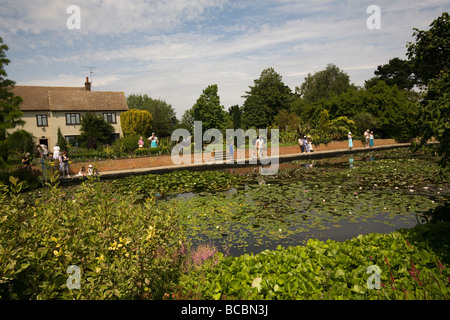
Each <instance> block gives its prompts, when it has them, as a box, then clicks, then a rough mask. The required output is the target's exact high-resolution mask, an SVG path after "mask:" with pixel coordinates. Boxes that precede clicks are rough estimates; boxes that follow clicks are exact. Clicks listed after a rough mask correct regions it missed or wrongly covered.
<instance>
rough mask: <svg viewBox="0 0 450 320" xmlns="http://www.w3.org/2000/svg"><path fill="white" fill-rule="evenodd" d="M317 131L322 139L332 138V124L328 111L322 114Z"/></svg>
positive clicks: (325, 110) (323, 111)
mask: <svg viewBox="0 0 450 320" xmlns="http://www.w3.org/2000/svg"><path fill="white" fill-rule="evenodd" d="M316 129H317V132H318V133H319V138H320V139H329V138H330V129H331V123H330V116H329V114H328V110H327V109H324V110H322V111H321V112H320V116H319V121H318V122H317V126H316Z"/></svg>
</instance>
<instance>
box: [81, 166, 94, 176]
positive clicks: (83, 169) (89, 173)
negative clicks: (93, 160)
mask: <svg viewBox="0 0 450 320" xmlns="http://www.w3.org/2000/svg"><path fill="white" fill-rule="evenodd" d="M97 174H98V170H97V169H95V170H94V167H93V166H92V164H90V165H89V166H88V170H87V172H86V169H85V167H84V166H82V167H81V169H80V171H79V172H78V176H79V177H84V176H93V175H97Z"/></svg>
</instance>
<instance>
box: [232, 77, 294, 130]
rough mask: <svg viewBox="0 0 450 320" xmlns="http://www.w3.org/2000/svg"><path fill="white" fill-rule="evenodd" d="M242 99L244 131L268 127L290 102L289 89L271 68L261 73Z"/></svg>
mask: <svg viewBox="0 0 450 320" xmlns="http://www.w3.org/2000/svg"><path fill="white" fill-rule="evenodd" d="M244 98H245V102H244V105H243V106H242V112H243V114H242V116H241V119H242V120H241V121H242V126H243V127H244V128H246V129H247V128H265V127H268V126H269V125H270V124H272V123H273V121H274V118H275V116H276V115H277V114H278V112H280V110H282V109H289V106H290V103H291V100H292V99H291V89H290V88H289V87H288V86H286V85H285V84H284V83H283V81H282V77H281V75H280V74H278V73H277V72H275V70H274V69H273V68H267V69H264V70H263V71H262V72H261V75H260V77H259V79H256V80H254V85H253V86H250V91H247V92H246V95H245V96H244Z"/></svg>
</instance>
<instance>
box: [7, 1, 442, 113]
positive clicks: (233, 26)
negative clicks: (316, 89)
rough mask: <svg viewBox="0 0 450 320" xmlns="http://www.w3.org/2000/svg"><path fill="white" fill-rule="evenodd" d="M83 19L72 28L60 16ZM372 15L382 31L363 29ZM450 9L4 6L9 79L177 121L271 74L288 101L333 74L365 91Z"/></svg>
mask: <svg viewBox="0 0 450 320" xmlns="http://www.w3.org/2000/svg"><path fill="white" fill-rule="evenodd" d="M70 5H77V6H78V7H79V8H80V18H81V20H80V21H81V23H80V29H74V30H70V29H69V28H67V26H66V21H67V19H68V18H69V17H70V14H68V13H67V12H66V10H67V8H68V7H69V6H70ZM370 5H377V6H378V7H379V8H380V11H381V28H380V29H373V30H371V29H369V28H367V25H366V21H367V19H368V18H369V17H370V16H371V14H370V13H367V8H368V7H369V6H370ZM449 8H450V4H449V2H448V0H423V1H416V0H411V1H406V0H400V1H385V0H383V1H377V0H371V1H331V0H319V1H299V0H296V1H294V0H278V1H275V0H260V1H256V0H242V1H241V0H171V1H160V0H151V1H146V0H130V1H124V0H79V1H76V0H34V1H31V0H30V1H25V0H2V2H1V4H0V37H2V38H3V41H4V43H6V44H7V45H8V47H9V50H8V51H7V53H6V54H7V57H8V58H9V59H10V60H11V63H10V64H9V65H8V66H7V68H6V71H7V73H8V78H9V79H11V80H14V81H16V83H17V85H50V86H83V85H84V80H85V77H86V76H89V69H88V68H87V66H94V67H95V68H94V69H92V70H93V72H94V74H93V90H100V91H104V90H113V91H124V92H125V94H126V95H129V94H132V93H135V94H148V95H149V96H150V97H152V98H159V99H162V100H165V101H166V102H167V103H170V104H171V105H172V106H173V107H174V109H175V110H176V112H177V116H178V118H181V116H182V114H183V112H184V111H185V110H186V109H188V108H190V107H192V105H193V104H194V103H195V102H196V100H197V98H198V97H199V96H200V94H201V93H202V90H203V89H205V88H206V87H207V86H208V85H211V84H217V85H218V87H219V95H220V98H221V104H222V105H224V106H225V108H226V109H228V108H229V107H230V106H232V105H235V104H238V105H242V103H243V101H244V100H243V98H242V97H241V96H242V95H244V94H245V91H247V90H248V87H249V86H251V85H253V80H255V79H257V78H259V76H260V74H261V72H262V71H263V70H264V69H266V68H269V67H272V68H274V69H275V71H276V72H278V73H279V74H280V75H281V76H282V77H283V81H284V83H285V84H286V85H288V86H289V87H290V88H291V89H292V90H293V91H294V89H295V87H296V86H300V85H301V83H302V82H303V81H304V79H305V77H306V76H307V75H308V73H313V72H317V71H320V70H323V69H324V68H325V67H326V65H327V64H329V63H334V64H335V65H337V66H338V67H339V68H340V69H342V70H343V71H344V72H346V73H347V74H348V75H349V76H350V79H351V81H352V82H353V83H355V84H356V85H363V84H364V81H365V80H367V79H369V78H371V77H372V76H373V72H374V70H375V69H376V67H377V66H378V65H381V64H385V63H387V62H388V61H389V59H392V58H394V57H400V58H402V59H404V58H406V56H405V54H406V44H407V42H408V41H413V40H414V39H413V38H412V33H413V28H419V29H421V30H424V29H428V28H429V25H430V23H431V22H432V21H433V20H434V19H436V18H437V17H438V16H440V15H441V14H442V12H444V11H447V12H448V11H449Z"/></svg>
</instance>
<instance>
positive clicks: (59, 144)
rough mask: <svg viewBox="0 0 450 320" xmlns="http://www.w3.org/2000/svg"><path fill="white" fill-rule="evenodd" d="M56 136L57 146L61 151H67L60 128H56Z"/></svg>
mask: <svg viewBox="0 0 450 320" xmlns="http://www.w3.org/2000/svg"><path fill="white" fill-rule="evenodd" d="M57 136H58V142H57V144H58V146H59V148H60V149H61V150H66V149H67V141H66V139H65V138H64V136H63V134H62V132H61V128H60V127H58V131H57Z"/></svg>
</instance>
